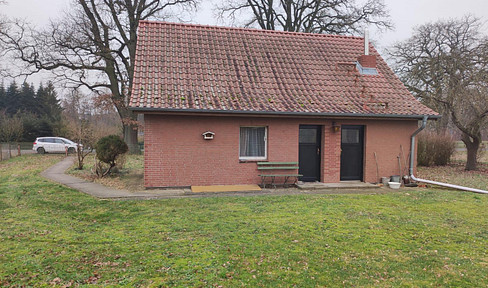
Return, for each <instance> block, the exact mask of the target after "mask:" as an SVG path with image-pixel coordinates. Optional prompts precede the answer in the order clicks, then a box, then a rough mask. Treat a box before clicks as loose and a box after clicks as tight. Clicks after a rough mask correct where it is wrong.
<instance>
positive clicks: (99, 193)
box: [41, 157, 185, 199]
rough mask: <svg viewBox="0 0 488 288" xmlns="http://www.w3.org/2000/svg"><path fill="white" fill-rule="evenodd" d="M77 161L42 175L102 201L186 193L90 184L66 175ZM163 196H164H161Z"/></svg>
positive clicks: (70, 159)
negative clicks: (131, 190) (133, 190)
mask: <svg viewBox="0 0 488 288" xmlns="http://www.w3.org/2000/svg"><path fill="white" fill-rule="evenodd" d="M74 161H75V158H74V157H66V158H64V159H63V160H62V161H60V162H58V163H57V164H55V165H53V166H51V167H49V168H48V169H47V170H46V171H44V172H42V173H41V175H42V176H43V177H45V178H47V179H50V180H53V181H55V182H58V183H61V184H64V185H66V186H68V187H71V188H73V189H76V190H79V191H81V192H83V193H86V194H89V195H92V196H94V197H97V198H101V199H117V198H142V199H149V198H160V197H158V196H164V198H170V197H175V196H181V195H182V194H183V193H184V192H185V191H184V190H183V189H180V190H168V191H166V193H163V194H162V193H161V192H159V193H157V192H158V191H159V190H158V191H156V190H154V192H156V193H153V192H152V191H149V190H148V191H147V192H146V191H141V192H130V191H127V190H119V189H113V188H109V187H107V186H104V185H101V184H97V183H93V182H89V181H86V180H83V179H80V178H77V177H73V176H70V175H67V174H65V171H66V170H68V168H69V167H71V166H72V165H73V162H74ZM161 194H162V195H161Z"/></svg>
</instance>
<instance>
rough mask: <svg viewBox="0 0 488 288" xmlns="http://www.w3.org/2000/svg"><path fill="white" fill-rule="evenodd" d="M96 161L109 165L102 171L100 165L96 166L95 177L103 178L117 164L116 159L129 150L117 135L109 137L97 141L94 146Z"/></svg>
mask: <svg viewBox="0 0 488 288" xmlns="http://www.w3.org/2000/svg"><path fill="white" fill-rule="evenodd" d="M95 149H96V151H97V159H98V160H100V161H101V162H103V163H106V164H108V165H109V168H108V169H107V170H106V171H103V169H102V167H101V165H97V167H98V168H97V175H98V176H99V177H103V176H105V175H107V174H108V173H110V170H111V169H112V168H113V167H115V165H116V164H117V163H116V162H117V160H118V158H119V157H120V156H121V155H123V154H124V153H126V152H127V151H128V150H129V147H128V146H127V144H126V143H125V142H124V141H123V140H122V139H120V137H119V136H117V135H109V136H106V137H103V138H101V139H100V140H98V142H97V144H96V145H95Z"/></svg>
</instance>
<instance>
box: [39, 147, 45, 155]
mask: <svg viewBox="0 0 488 288" xmlns="http://www.w3.org/2000/svg"><path fill="white" fill-rule="evenodd" d="M37 153H39V154H44V153H46V150H44V148H42V147H40V148H37Z"/></svg>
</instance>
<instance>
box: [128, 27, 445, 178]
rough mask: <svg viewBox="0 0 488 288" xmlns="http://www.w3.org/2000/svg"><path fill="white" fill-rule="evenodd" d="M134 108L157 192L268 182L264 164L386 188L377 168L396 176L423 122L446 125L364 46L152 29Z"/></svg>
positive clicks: (141, 39)
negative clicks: (287, 164)
mask: <svg viewBox="0 0 488 288" xmlns="http://www.w3.org/2000/svg"><path fill="white" fill-rule="evenodd" d="M367 50H369V53H368V52H366V51H367ZM129 105H130V107H131V109H132V110H133V111H135V112H137V113H142V114H144V121H145V127H144V129H145V135H144V137H145V139H144V140H145V142H144V148H145V149H144V156H145V173H144V182H145V186H146V187H147V188H150V187H178V186H192V185H219V184H222V185H231V184H258V183H260V182H261V179H260V177H259V176H258V174H259V172H258V170H257V165H256V162H257V161H297V162H299V166H300V174H303V177H301V180H303V181H319V182H325V183H334V182H339V181H344V180H360V181H364V182H377V181H378V178H377V171H376V160H377V162H378V170H379V176H380V177H381V176H390V175H397V174H398V173H399V172H398V171H399V165H398V158H397V156H399V155H400V153H401V149H400V146H402V147H403V149H405V154H404V156H405V157H408V153H409V151H408V150H409V143H410V142H409V141H410V135H411V134H412V133H413V132H414V131H415V130H416V129H417V127H418V120H420V119H422V118H423V116H425V115H428V116H430V118H437V117H438V116H437V113H435V112H434V111H432V110H431V109H429V108H427V107H425V106H424V105H422V104H421V103H419V102H418V101H417V100H416V99H415V98H414V97H413V96H412V95H411V94H410V93H409V92H408V90H407V89H406V88H405V87H404V86H403V84H402V83H401V81H400V80H399V79H398V78H397V77H396V76H395V74H394V73H393V72H392V70H391V69H390V68H389V67H388V66H387V64H386V63H385V61H384V60H383V59H382V58H381V57H380V55H379V54H378V52H377V51H376V50H375V49H374V47H373V46H372V45H370V44H369V43H367V44H365V42H364V39H363V38H359V37H349V36H331V35H320V34H306V33H290V32H280V31H266V30H256V29H240V28H224V27H210V26H200V25H188V24H174V23H163V22H149V21H143V22H141V23H140V26H139V31H138V42H137V53H136V64H135V73H134V80H133V88H132V98H131V99H130V103H129ZM205 133H207V134H205ZM204 138H213V139H204ZM375 154H376V160H375V156H374V155H375Z"/></svg>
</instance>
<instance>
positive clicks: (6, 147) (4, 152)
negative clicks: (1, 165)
mask: <svg viewBox="0 0 488 288" xmlns="http://www.w3.org/2000/svg"><path fill="white" fill-rule="evenodd" d="M0 152H1V153H0V161H4V160H8V159H10V158H12V157H18V156H21V155H24V154H32V153H35V151H33V150H32V143H31V142H20V143H0Z"/></svg>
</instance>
